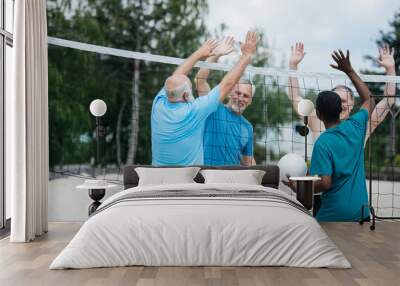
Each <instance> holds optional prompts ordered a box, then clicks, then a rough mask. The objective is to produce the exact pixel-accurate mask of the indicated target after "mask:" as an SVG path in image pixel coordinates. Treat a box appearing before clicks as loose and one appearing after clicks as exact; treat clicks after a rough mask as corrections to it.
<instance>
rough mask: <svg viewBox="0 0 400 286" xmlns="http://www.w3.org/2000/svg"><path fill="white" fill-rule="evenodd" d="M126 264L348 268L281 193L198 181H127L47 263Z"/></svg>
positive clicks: (303, 212) (312, 221)
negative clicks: (161, 183)
mask: <svg viewBox="0 0 400 286" xmlns="http://www.w3.org/2000/svg"><path fill="white" fill-rule="evenodd" d="M130 265H144V266H292V267H330V268H350V267H351V265H350V263H349V262H348V260H347V259H346V258H345V256H344V255H343V253H342V252H341V251H340V250H339V249H338V248H337V247H336V245H335V244H334V242H333V241H332V240H331V239H330V238H329V237H328V236H327V234H326V233H325V231H324V230H323V229H322V228H321V226H320V225H319V224H318V222H317V221H316V220H315V219H314V218H313V217H312V216H311V215H310V214H309V213H308V211H307V210H305V209H304V208H303V207H302V205H301V204H300V203H299V202H297V201H296V200H295V199H292V198H291V197H289V196H288V195H286V194H285V193H283V192H282V191H279V190H277V189H273V188H268V187H263V186H256V185H240V184H197V183H193V184H175V185H164V186H141V187H134V188H130V189H127V190H125V191H122V192H120V193H117V194H115V195H114V196H112V197H110V198H108V199H107V200H106V201H104V202H103V204H102V205H101V206H100V207H99V209H98V210H97V211H96V212H95V213H94V214H93V215H92V216H91V217H90V218H89V219H88V220H87V221H86V222H85V223H84V224H83V225H82V227H81V228H80V230H79V231H78V233H77V234H76V235H75V237H74V238H73V239H72V240H71V242H70V243H69V244H68V245H67V246H66V247H65V248H64V249H63V250H62V252H61V253H60V254H59V255H58V256H57V257H56V258H55V260H54V261H53V262H52V264H51V265H50V269H65V268H91V267H119V266H130Z"/></svg>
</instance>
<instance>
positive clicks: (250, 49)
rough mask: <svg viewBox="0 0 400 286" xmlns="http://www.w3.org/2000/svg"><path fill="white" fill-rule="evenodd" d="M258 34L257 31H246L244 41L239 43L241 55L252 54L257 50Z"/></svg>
mask: <svg viewBox="0 0 400 286" xmlns="http://www.w3.org/2000/svg"><path fill="white" fill-rule="evenodd" d="M257 42H258V35H257V32H251V31H249V32H247V34H246V41H245V42H244V43H243V44H242V45H241V47H240V49H241V50H242V54H243V55H250V56H252V55H254V54H255V53H256V51H257Z"/></svg>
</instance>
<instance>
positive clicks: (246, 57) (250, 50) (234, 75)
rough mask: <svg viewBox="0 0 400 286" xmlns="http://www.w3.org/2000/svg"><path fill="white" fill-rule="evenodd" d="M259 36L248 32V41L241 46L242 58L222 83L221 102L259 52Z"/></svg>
mask: <svg viewBox="0 0 400 286" xmlns="http://www.w3.org/2000/svg"><path fill="white" fill-rule="evenodd" d="M257 42H258V35H257V33H256V32H247V35H246V41H245V43H244V44H242V46H241V50H242V56H241V57H240V59H239V61H238V62H237V63H236V64H235V66H234V67H233V68H232V70H231V71H230V72H228V73H227V74H226V75H225V76H224V78H223V79H222V81H221V83H220V98H219V100H220V101H221V102H223V101H224V99H225V97H226V96H228V94H229V92H230V91H231V90H232V88H233V87H234V86H235V84H237V82H238V81H239V79H240V77H241V76H242V74H243V72H244V71H245V69H246V67H247V66H248V65H249V64H250V62H251V58H252V56H253V55H254V54H255V53H256V50H257Z"/></svg>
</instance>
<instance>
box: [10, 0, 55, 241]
mask: <svg viewBox="0 0 400 286" xmlns="http://www.w3.org/2000/svg"><path fill="white" fill-rule="evenodd" d="M14 11H15V12H14V13H15V15H14V47H13V57H14V58H13V59H14V69H13V75H12V78H13V82H12V87H13V88H12V90H13V92H12V93H11V98H6V106H7V110H6V167H7V169H8V171H7V172H6V182H7V187H9V188H10V189H11V237H10V241H12V242H27V241H31V240H33V239H35V237H36V236H40V235H42V234H43V233H45V232H47V189H48V157H49V156H48V97H47V95H48V90H47V21H46V1H45V0H18V1H15V10H14Z"/></svg>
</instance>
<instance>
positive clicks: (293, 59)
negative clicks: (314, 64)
mask: <svg viewBox="0 0 400 286" xmlns="http://www.w3.org/2000/svg"><path fill="white" fill-rule="evenodd" d="M290 49H291V54H290V59H289V67H290V68H297V65H298V64H299V63H300V62H301V61H302V60H303V58H304V55H305V54H306V53H305V52H304V44H303V43H301V42H299V43H296V45H295V46H294V47H293V46H291V47H290Z"/></svg>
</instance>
